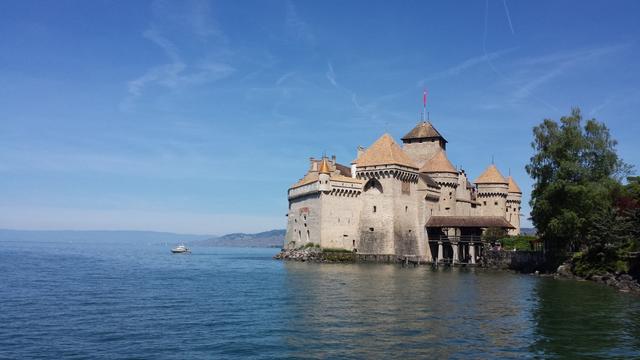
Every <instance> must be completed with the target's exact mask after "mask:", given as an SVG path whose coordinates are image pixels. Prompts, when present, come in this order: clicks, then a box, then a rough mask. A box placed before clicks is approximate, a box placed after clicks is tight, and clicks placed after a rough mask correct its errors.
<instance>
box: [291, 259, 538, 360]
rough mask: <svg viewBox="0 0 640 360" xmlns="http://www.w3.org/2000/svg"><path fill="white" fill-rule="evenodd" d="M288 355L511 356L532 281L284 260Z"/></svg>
mask: <svg viewBox="0 0 640 360" xmlns="http://www.w3.org/2000/svg"><path fill="white" fill-rule="evenodd" d="M285 269H286V275H285V276H286V281H285V284H284V285H285V287H284V289H285V291H286V292H287V296H286V298H287V299H290V303H289V304H288V309H287V311H288V312H290V313H292V314H296V316H295V317H292V318H290V319H289V321H288V324H287V327H288V328H289V329H290V331H289V332H288V333H287V335H286V337H285V339H284V341H285V342H286V344H287V348H288V349H289V351H290V353H289V354H288V356H300V357H303V356H304V357H307V356H309V355H310V354H313V355H314V356H317V357H337V356H355V357H367V358H368V357H379V356H381V355H382V354H385V355H390V356H391V357H394V355H395V357H406V356H421V357H438V358H441V357H449V358H451V357H453V358H466V357H471V358H495V357H517V356H522V355H527V354H530V353H529V345H530V344H531V341H532V337H533V333H532V330H531V329H532V328H533V325H534V322H533V317H532V314H533V312H534V310H535V308H536V306H537V303H536V299H535V298H534V297H532V296H531V294H532V293H533V289H534V287H535V284H536V279H535V278H532V277H526V276H518V275H514V274H508V273H501V272H485V271H483V272H480V273H479V272H478V271H477V270H474V269H471V270H465V269H447V270H436V271H434V270H431V269H430V268H427V267H419V268H400V267H398V266H395V265H366V264H365V265H330V264H329V265H327V264H319V265H317V264H300V263H286V265H285Z"/></svg>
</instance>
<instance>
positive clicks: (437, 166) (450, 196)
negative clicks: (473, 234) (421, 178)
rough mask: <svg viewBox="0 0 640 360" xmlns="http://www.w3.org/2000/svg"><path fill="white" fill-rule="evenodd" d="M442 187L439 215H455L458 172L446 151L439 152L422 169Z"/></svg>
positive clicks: (422, 171) (421, 170)
mask: <svg viewBox="0 0 640 360" xmlns="http://www.w3.org/2000/svg"><path fill="white" fill-rule="evenodd" d="M420 172H421V173H426V174H428V175H429V176H430V177H431V178H432V179H433V180H435V181H436V182H437V183H438V185H440V189H441V190H440V211H439V212H438V215H455V212H456V196H457V195H456V188H457V187H458V171H457V170H456V168H455V167H453V165H452V164H451V162H450V161H449V159H448V158H447V154H446V153H445V151H444V150H440V151H438V152H437V153H436V154H435V155H433V157H431V159H429V160H428V161H427V162H425V164H424V165H423V166H422V168H420Z"/></svg>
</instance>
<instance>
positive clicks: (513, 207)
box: [507, 175, 522, 235]
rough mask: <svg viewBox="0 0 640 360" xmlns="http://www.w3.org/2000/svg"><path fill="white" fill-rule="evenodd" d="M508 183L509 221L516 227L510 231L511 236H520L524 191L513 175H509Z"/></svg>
mask: <svg viewBox="0 0 640 360" xmlns="http://www.w3.org/2000/svg"><path fill="white" fill-rule="evenodd" d="M507 183H508V186H509V187H508V193H507V221H509V223H511V225H513V226H514V227H515V229H509V235H520V210H521V207H520V205H521V203H522V191H521V190H520V187H519V186H518V184H517V183H516V181H515V180H513V177H511V175H509V178H508V179H507Z"/></svg>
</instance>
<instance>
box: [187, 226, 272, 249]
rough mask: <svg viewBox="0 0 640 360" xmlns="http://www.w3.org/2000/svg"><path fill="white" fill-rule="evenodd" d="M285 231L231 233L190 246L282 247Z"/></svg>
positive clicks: (197, 241)
mask: <svg viewBox="0 0 640 360" xmlns="http://www.w3.org/2000/svg"><path fill="white" fill-rule="evenodd" d="M284 234H285V230H284V229H282V230H271V231H265V232H261V233H257V234H245V233H233V234H227V235H223V236H220V237H211V238H209V239H206V240H195V241H192V242H191V244H193V245H199V246H221V247H278V248H280V247H282V246H283V244H284Z"/></svg>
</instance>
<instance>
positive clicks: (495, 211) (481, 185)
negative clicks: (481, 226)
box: [475, 164, 509, 217]
mask: <svg viewBox="0 0 640 360" xmlns="http://www.w3.org/2000/svg"><path fill="white" fill-rule="evenodd" d="M475 183H476V184H477V185H478V201H479V202H480V214H481V215H482V216H502V217H506V207H507V205H506V202H507V194H508V188H509V185H508V182H507V180H506V179H505V178H504V176H502V174H500V171H498V168H496V166H495V165H494V164H491V165H489V167H488V168H487V169H486V170H485V171H484V172H483V173H482V175H480V176H479V177H478V178H477V179H476V181H475Z"/></svg>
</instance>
